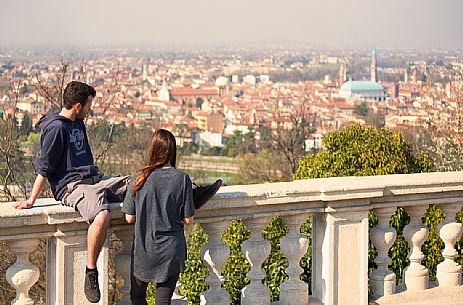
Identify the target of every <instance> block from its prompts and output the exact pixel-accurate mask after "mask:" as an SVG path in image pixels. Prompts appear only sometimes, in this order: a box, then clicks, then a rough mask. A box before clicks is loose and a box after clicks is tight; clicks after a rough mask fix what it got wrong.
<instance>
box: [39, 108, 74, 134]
mask: <svg viewBox="0 0 463 305" xmlns="http://www.w3.org/2000/svg"><path fill="white" fill-rule="evenodd" d="M56 121H63V122H66V123H72V120H71V119H68V118H67V117H64V116H62V115H60V114H59V112H49V113H47V114H45V115H44V116H42V117H41V118H40V120H39V122H38V123H37V126H39V127H40V129H42V130H44V129H46V128H47V127H48V126H50V124H52V123H53V122H56Z"/></svg>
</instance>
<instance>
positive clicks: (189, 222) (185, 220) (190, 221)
mask: <svg viewBox="0 0 463 305" xmlns="http://www.w3.org/2000/svg"><path fill="white" fill-rule="evenodd" d="M193 222H194V221H193V216H192V217H185V218H183V223H184V224H186V225H192V224H193Z"/></svg>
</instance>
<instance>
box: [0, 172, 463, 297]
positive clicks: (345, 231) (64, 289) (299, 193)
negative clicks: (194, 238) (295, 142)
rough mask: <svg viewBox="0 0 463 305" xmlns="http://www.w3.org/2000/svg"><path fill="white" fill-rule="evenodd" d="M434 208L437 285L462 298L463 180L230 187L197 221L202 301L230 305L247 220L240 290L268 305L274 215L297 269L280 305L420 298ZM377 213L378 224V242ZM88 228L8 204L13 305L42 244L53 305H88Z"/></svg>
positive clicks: (55, 210)
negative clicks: (400, 282)
mask: <svg viewBox="0 0 463 305" xmlns="http://www.w3.org/2000/svg"><path fill="white" fill-rule="evenodd" d="M430 204H439V206H440V207H441V208H442V209H443V210H444V212H445V213H446V219H445V220H444V222H442V223H441V225H440V236H441V238H442V239H443V241H444V242H445V249H444V251H443V255H444V258H445V260H444V262H442V263H441V264H440V265H439V267H438V275H437V277H438V281H437V284H434V285H437V286H439V287H438V289H441V290H442V289H443V291H444V292H445V291H446V290H445V289H449V291H452V294H453V295H455V292H454V289H458V288H459V287H460V285H461V267H460V266H459V265H458V264H457V263H456V262H455V261H454V258H455V256H456V251H455V242H456V241H457V240H459V238H460V235H461V231H462V229H461V224H460V223H458V222H457V221H456V220H455V214H456V213H457V212H458V211H460V210H461V208H462V207H463V172H444V173H426V174H409V175H387V176H373V177H340V178H325V179H311V180H299V181H294V182H282V183H271V184H259V185H239V186H228V187H223V188H221V190H220V191H219V193H218V194H217V195H216V196H215V197H214V198H213V199H212V200H211V201H210V202H209V203H208V204H206V205H205V206H204V207H203V208H202V209H201V210H199V211H197V214H196V217H195V221H196V222H199V223H200V224H201V226H202V227H203V228H204V230H205V231H206V233H207V234H208V236H209V242H208V244H206V245H205V246H204V247H203V248H202V251H201V257H202V258H203V261H204V263H205V265H206V267H208V269H209V276H208V277H207V279H206V283H207V284H208V285H209V289H208V290H207V291H206V292H204V293H203V294H202V296H201V304H214V305H221V304H224V305H225V304H230V299H229V296H228V293H227V292H226V291H225V290H223V289H222V286H221V285H222V283H223V281H224V279H223V276H222V275H221V274H220V269H221V267H222V266H223V265H224V264H225V262H226V261H227V259H228V255H229V250H228V246H226V245H225V244H223V243H222V242H221V240H220V236H221V235H222V233H223V232H224V231H225V230H226V228H227V226H228V223H229V221H230V220H233V219H242V220H243V221H244V223H245V225H246V226H247V228H248V229H250V230H251V237H250V238H249V239H248V240H247V241H245V242H244V243H243V246H242V250H243V253H244V254H245V256H246V259H247V260H248V261H249V262H250V264H251V270H250V271H249V272H248V274H247V276H248V278H249V280H250V283H249V285H247V286H246V287H245V288H244V289H243V290H242V296H241V300H242V301H241V304H252V305H260V304H262V305H264V304H265V305H267V304H270V292H269V290H268V288H267V287H266V286H265V285H263V284H262V282H261V280H262V279H263V277H264V273H263V271H262V270H261V264H262V262H264V261H265V259H266V257H267V256H268V254H269V252H270V245H269V242H268V241H267V240H265V239H264V238H262V235H261V234H260V233H261V231H262V230H263V229H264V228H265V227H266V226H267V224H268V222H269V220H270V218H271V217H272V216H281V217H282V218H283V220H284V222H285V223H286V224H287V225H288V228H289V233H288V235H287V236H285V237H284V238H283V239H282V240H281V245H282V251H283V254H284V256H285V257H287V258H288V261H289V267H288V268H287V269H286V273H287V274H288V276H289V279H288V280H287V281H285V282H284V283H282V285H281V287H280V304H282V305H283V304H285V305H286V304H294V305H296V304H297V305H307V304H309V302H310V304H343V305H344V304H355V305H358V304H368V282H369V281H370V286H371V289H372V292H373V294H374V296H375V299H377V303H378V304H388V302H389V301H390V300H393V299H394V298H395V297H397V296H406V295H413V296H414V294H413V293H414V292H416V293H417V292H423V291H425V290H426V289H428V288H429V287H430V285H429V279H428V273H427V270H426V268H425V267H424V266H423V265H421V261H422V259H423V255H422V253H421V249H420V248H421V245H422V244H423V243H424V242H425V241H426V238H427V228H426V227H425V226H424V225H423V224H422V223H421V220H420V217H421V216H423V214H424V213H425V211H426V210H427V208H428V207H429V205H430ZM397 207H404V208H405V210H406V212H407V213H408V214H409V215H410V216H411V221H410V224H409V225H407V226H406V227H405V229H404V236H405V238H406V239H407V241H408V242H409V244H410V249H411V251H410V261H411V263H410V266H409V267H407V269H406V270H405V272H404V273H405V286H404V287H400V289H398V287H396V285H395V283H396V279H395V274H394V273H393V272H392V271H390V270H389V269H388V264H389V261H390V258H389V257H388V254H387V253H388V250H389V248H390V247H391V246H392V244H393V243H394V241H395V238H396V232H395V230H394V229H393V228H390V227H389V225H388V219H389V217H390V216H391V215H392V214H393V213H394V211H395V209H396V208H397ZM369 211H373V213H375V214H376V215H377V216H378V220H379V223H378V226H376V227H375V228H373V229H372V230H371V232H370V234H369V231H368V213H369ZM310 215H311V217H312V249H311V251H312V282H311V283H310V285H311V290H312V295H311V296H310V298H309V293H308V286H307V284H305V283H304V282H302V281H300V280H299V274H300V273H302V269H301V268H300V267H299V261H300V259H301V258H302V256H303V255H304V254H305V253H306V251H307V240H306V239H305V238H304V237H302V236H301V234H300V232H299V228H300V226H301V225H302V224H303V223H304V222H305V220H306V219H307V218H308V217H310ZM111 219H112V220H111V230H112V232H114V233H115V235H116V236H117V237H118V238H119V239H120V240H121V241H122V245H123V246H122V250H121V251H120V252H119V253H118V254H116V257H115V261H116V266H117V269H118V272H119V273H120V274H121V275H122V277H123V278H124V279H126V280H125V284H124V286H123V287H122V288H121V293H122V294H123V299H122V300H121V301H120V302H119V303H118V304H130V302H129V299H128V292H129V285H128V284H127V283H129V281H128V278H129V272H130V270H129V268H128V265H129V262H130V245H131V241H132V240H133V235H132V234H133V233H132V232H131V228H132V226H129V225H126V224H125V222H124V220H123V218H122V214H121V212H120V204H112V207H111ZM86 229H87V224H86V223H84V222H83V220H82V218H81V217H80V215H79V214H78V213H77V212H75V211H73V210H72V209H71V208H68V207H63V206H60V205H58V204H57V203H56V202H55V201H53V200H51V199H41V200H38V202H37V203H36V206H34V208H33V209H30V210H15V209H14V208H12V204H11V203H2V204H0V241H5V242H6V244H7V246H8V247H9V248H10V249H11V250H12V251H14V253H15V254H16V256H17V261H16V262H15V264H14V265H12V266H11V267H10V268H9V269H8V271H7V274H6V277H7V279H8V281H9V282H10V283H12V286H13V287H14V288H15V289H16V291H17V297H16V299H15V300H14V301H13V303H12V304H33V302H32V303H31V301H32V300H31V299H30V298H29V296H28V291H29V289H30V287H31V286H32V285H33V284H34V283H35V282H36V281H37V279H38V269H37V267H36V266H34V265H32V264H31V263H30V262H29V259H28V255H29V253H30V252H31V251H32V250H34V247H36V245H37V242H38V241H37V238H46V239H47V304H88V303H87V302H86V300H85V297H84V296H83V289H82V282H83V281H82V279H83V271H84V268H83V267H84V264H85V255H86V251H85V248H86V243H85V238H86ZM369 239H371V240H372V242H373V244H374V245H375V246H376V248H377V249H378V257H377V258H376V260H375V262H376V263H377V265H378V269H377V270H375V271H374V272H373V273H371V274H370V278H369V275H368V241H369ZM98 264H99V265H98V267H99V269H100V270H105V268H107V266H108V246H106V247H104V249H103V252H102V254H101V255H100V259H99V262H98ZM107 281H108V279H107V277H105V276H104V274H103V273H102V272H100V286H101V287H105V285H106V286H107ZM445 287H448V288H445ZM436 289H437V288H436ZM452 289H453V290H452ZM403 290H405V292H402V291H403ZM398 291H400V293H398ZM102 293H103V295H102V300H101V301H100V304H107V290H105V289H103V291H102ZM449 297H450V296H449ZM412 299H413V297H412ZM415 299H416V298H415ZM309 300H310V301H309ZM396 303H397V302H396ZM412 303H413V302H412ZM412 303H410V304H412ZM391 304H392V303H391Z"/></svg>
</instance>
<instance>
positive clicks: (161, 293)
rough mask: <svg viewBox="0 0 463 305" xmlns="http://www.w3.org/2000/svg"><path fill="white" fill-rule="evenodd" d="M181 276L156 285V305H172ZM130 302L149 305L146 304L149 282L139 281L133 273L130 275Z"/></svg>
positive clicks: (133, 304) (137, 304) (174, 276)
mask: <svg viewBox="0 0 463 305" xmlns="http://www.w3.org/2000/svg"><path fill="white" fill-rule="evenodd" d="M178 276H179V274H176V275H173V276H171V277H170V278H168V279H167V281H166V282H164V283H156V305H170V300H171V299H172V295H173V294H174V290H175V285H176V284H177V280H178ZM130 282H131V285H132V286H131V288H130V300H131V301H132V305H148V303H147V302H146V288H147V287H148V283H147V282H143V281H141V280H139V279H137V278H136V277H135V276H134V275H133V272H132V274H131V275H130Z"/></svg>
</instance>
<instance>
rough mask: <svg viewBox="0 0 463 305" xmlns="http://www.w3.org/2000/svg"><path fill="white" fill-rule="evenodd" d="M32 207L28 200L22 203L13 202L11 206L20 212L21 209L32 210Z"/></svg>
mask: <svg viewBox="0 0 463 305" xmlns="http://www.w3.org/2000/svg"><path fill="white" fill-rule="evenodd" d="M32 205H33V204H32V202H30V201H29V200H24V201H18V202H15V203H14V204H13V207H15V208H16V209H18V210H22V209H30V208H32Z"/></svg>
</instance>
